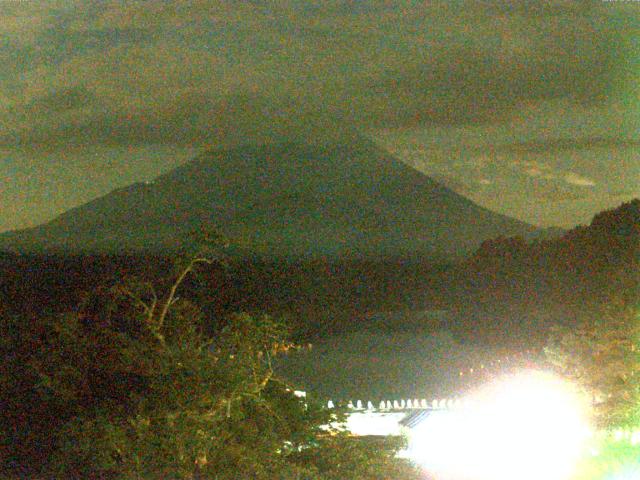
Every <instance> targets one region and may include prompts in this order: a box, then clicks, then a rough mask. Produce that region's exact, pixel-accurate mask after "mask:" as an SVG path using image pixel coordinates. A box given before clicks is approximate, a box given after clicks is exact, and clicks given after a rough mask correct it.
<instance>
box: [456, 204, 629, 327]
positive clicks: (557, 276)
mask: <svg viewBox="0 0 640 480" xmlns="http://www.w3.org/2000/svg"><path fill="white" fill-rule="evenodd" d="M453 276H455V277H456V278H457V280H456V284H455V285H450V286H449V287H448V288H449V291H452V292H453V291H455V292H456V293H455V297H456V298H457V299H459V300H460V301H459V302H458V304H457V305H456V308H457V310H458V315H457V316H458V318H459V319H464V321H460V322H458V324H457V325H456V329H457V330H458V331H460V332H462V333H463V335H464V336H465V337H466V338H482V337H483V336H487V335H491V336H493V337H500V336H518V335H520V336H522V335H523V332H528V333H529V334H531V333H532V332H537V333H543V332H544V330H545V328H546V327H547V326H549V325H552V324H556V323H561V324H568V325H571V324H576V323H579V322H581V321H588V320H589V319H593V318H594V317H595V316H600V315H602V314H603V312H604V311H615V310H616V309H621V308H625V307H631V306H634V305H635V306H638V305H640V200H639V199H636V200H633V201H631V202H628V203H624V204H622V205H620V206H619V207H618V208H615V209H612V210H607V211H604V212H601V213H598V214H597V215H595V216H594V218H593V221H592V222H591V224H590V225H588V226H579V227H576V228H574V229H572V230H570V231H568V232H566V233H565V234H564V235H562V236H561V237H559V238H555V239H551V240H541V241H537V242H533V243H527V242H525V241H523V240H522V239H517V238H505V237H501V238H496V239H493V240H488V241H486V242H484V243H483V244H482V245H481V247H480V248H479V249H478V250H477V251H476V252H475V254H474V255H472V256H471V257H470V258H469V259H468V260H467V261H466V262H464V263H463V264H461V265H460V266H459V268H458V269H457V273H456V274H455V275H453Z"/></svg>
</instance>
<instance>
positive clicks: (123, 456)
mask: <svg viewBox="0 0 640 480" xmlns="http://www.w3.org/2000/svg"><path fill="white" fill-rule="evenodd" d="M212 261H214V260H213V259H212V257H211V256H209V255H206V256H205V255H200V256H194V257H192V258H191V259H187V260H183V261H182V263H181V264H180V267H179V268H178V269H177V270H176V274H175V277H174V280H173V281H172V282H168V283H166V282H165V283H164V284H163V282H158V283H154V282H143V281H138V280H136V279H132V278H127V279H124V280H123V281H121V282H119V283H118V284H117V285H116V286H115V287H112V288H103V289H99V290H97V291H96V292H94V293H93V294H91V295H88V296H87V298H86V299H85V301H84V302H83V304H82V305H81V306H80V307H79V308H78V309H77V310H76V311H74V312H69V313H67V314H64V315H56V316H54V317H53V318H38V319H34V320H33V321H31V322H27V321H24V319H20V320H17V319H15V318H13V317H10V316H8V315H2V316H1V321H2V327H3V331H5V332H8V333H9V334H8V335H5V337H4V338H3V339H2V342H1V343H0V349H1V351H0V353H1V354H2V362H1V364H2V370H0V392H2V393H0V396H1V398H0V400H2V401H3V405H9V408H8V410H7V416H6V418H4V419H3V420H2V422H1V423H0V442H1V443H0V446H2V447H3V448H4V447H8V446H10V445H13V446H14V447H15V448H13V449H12V450H11V451H9V449H8V448H4V456H3V458H2V461H3V462H2V469H3V470H8V469H9V468H10V467H13V471H14V472H15V471H17V472H19V473H20V472H22V473H20V474H22V475H26V474H27V473H29V474H30V475H35V473H36V472H37V471H39V473H40V474H43V475H45V476H46V477H54V478H70V479H76V478H77V479H80V478H82V479H91V478H95V479H98V478H99V479H110V478H119V479H134V478H135V479H138V478H145V479H147V478H176V479H180V478H184V479H195V478H215V479H218V480H227V479H229V480H231V479H244V478H247V479H249V478H251V479H256V480H260V479H265V480H267V479H269V480H272V479H283V480H289V479H291V480H294V479H297V480H303V479H309V480H312V479H313V480H332V479H338V478H340V479H341V480H343V479H354V480H365V479H382V478H389V477H392V476H393V478H400V479H401V478H407V479H409V478H417V477H415V476H413V475H414V474H415V471H413V470H412V468H411V467H409V466H408V465H406V464H404V463H402V462H401V461H399V460H396V459H395V457H394V453H395V451H396V450H397V448H398V447H399V445H397V444H394V443H393V442H382V443H379V444H378V443H376V444H372V443H371V442H369V441H365V440H359V439H355V438H352V437H349V436H348V435H346V434H337V432H332V431H330V430H327V428H326V427H324V426H326V425H328V424H329V423H331V422H332V421H335V420H339V416H338V417H334V416H332V414H330V412H328V411H327V410H325V409H322V408H319V406H318V405H315V404H314V403H313V401H310V400H309V401H303V400H302V399H300V398H298V397H296V396H295V395H294V394H293V392H292V388H290V387H289V386H288V385H287V384H286V383H285V382H283V381H282V380H281V379H278V378H276V376H275V375H274V372H273V369H272V368H271V361H272V358H273V357H274V356H275V355H278V354H279V353H280V352H282V351H285V350H287V349H288V348H290V346H291V344H290V343H289V342H287V341H286V335H287V329H286V328H285V326H284V325H282V324H280V323H279V322H276V321H274V320H273V319H272V318H270V317H268V316H251V315H248V314H236V315H233V316H231V317H229V318H228V319H227V320H226V322H225V323H224V324H222V325H221V326H220V327H219V328H217V329H216V330H215V332H214V333H213V334H210V328H209V325H208V324H209V323H210V319H207V318H206V316H205V314H204V313H203V311H202V310H201V309H200V308H199V306H198V305H196V304H195V303H193V302H191V301H189V300H187V299H184V298H181V297H180V296H179V295H178V294H179V293H180V289H181V288H184V285H183V283H184V282H185V280H186V278H187V277H188V275H189V274H191V273H192V272H194V271H195V270H196V269H197V268H198V267H200V266H202V265H207V264H210V263H211V262H212ZM11 332H14V333H15V334H13V335H11ZM16 377H19V378H20V385H19V386H16ZM11 395H18V396H17V397H16V399H17V400H18V401H13V402H12V403H9V402H11V401H12V400H11ZM34 408H35V409H36V411H35V415H33V410H34ZM7 418H8V420H7ZM23 432H29V433H23ZM334 434H335V435H334ZM30 444H33V445H35V446H36V447H35V448H29V447H28V445H30ZM36 450H37V451H40V452H42V454H41V455H40V456H39V457H38V456H37V455H34V453H35V451H36ZM29 464H31V465H29ZM27 466H30V467H31V471H29V468H28V467H27ZM385 472H386V473H385ZM401 474H402V475H405V476H404V477H403V476H401Z"/></svg>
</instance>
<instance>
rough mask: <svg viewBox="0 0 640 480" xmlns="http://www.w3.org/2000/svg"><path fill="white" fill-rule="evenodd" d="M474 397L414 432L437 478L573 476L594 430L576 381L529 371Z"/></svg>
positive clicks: (417, 450)
mask: <svg viewBox="0 0 640 480" xmlns="http://www.w3.org/2000/svg"><path fill="white" fill-rule="evenodd" d="M468 400H469V401H468V402H467V406H466V407H464V408H459V409H454V410H451V411H441V412H434V413H433V414H432V415H430V416H429V417H427V418H426V419H425V420H424V421H423V422H422V423H421V424H420V425H418V426H416V427H415V428H414V430H413V431H412V432H411V435H410V439H409V450H408V452H407V453H408V455H409V456H410V457H411V458H413V459H414V460H415V461H416V462H418V463H419V464H421V465H422V466H423V467H424V468H425V469H426V470H427V471H429V472H431V473H432V474H434V475H435V476H436V478H437V479H438V480H513V479H519V480H540V479H544V480H567V479H569V478H570V476H571V474H572V472H573V470H574V469H575V466H576V464H577V462H578V460H579V457H580V456H581V454H582V451H583V448H584V447H585V443H586V441H587V439H588V437H589V434H590V433H589V432H590V429H589V423H588V415H587V408H586V402H584V401H583V400H582V398H581V397H580V395H579V394H578V393H577V392H576V391H575V390H574V389H573V388H572V387H571V385H569V384H568V383H566V382H565V381H563V380H562V379H560V378H558V377H556V376H554V375H552V374H548V373H544V372H537V371H527V372H522V373H520V374H518V375H513V376H509V377H505V378H502V379H500V380H499V381H497V382H495V383H493V384H491V385H489V386H487V387H485V388H483V389H481V390H480V391H479V392H477V393H476V394H474V395H471V396H470V397H469V399H468Z"/></svg>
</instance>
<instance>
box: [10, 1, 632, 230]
mask: <svg viewBox="0 0 640 480" xmlns="http://www.w3.org/2000/svg"><path fill="white" fill-rule="evenodd" d="M639 18H640V4H638V3H637V2H601V1H589V0H581V1H575V2H570V1H556V2H550V1H526V0H523V1H519V2H513V1H506V0H505V1H502V0H492V1H485V2H478V1H471V0H469V1H454V0H451V1H441V2H424V1H423V2H417V1H382V0H380V1H374V0H369V1H367V0H361V1H348V0H343V1H338V0H334V1H329V0H325V1H318V0H316V1H309V2H307V1H302V0H271V1H267V0H264V1H261V0H255V1H208V0H207V1H205V0H199V1H198V0H196V1H192V2H178V1H176V2H172V1H160V0H158V1H131V0H128V1H107V0H100V1H87V0H81V1H77V2H73V1H43V2H0V60H1V65H2V66H1V67H0V179H1V180H2V183H1V184H0V204H1V205H2V206H3V209H2V211H3V215H2V216H1V217H0V230H5V229H10V228H18V227H24V226H28V225H33V224H36V223H39V222H42V221H45V220H47V219H48V218H51V217H52V216H53V215H55V214H57V213H60V212H61V211H63V210H65V209H67V208H70V207H72V206H74V205H77V204H78V203H81V202H84V201H87V200H89V199H90V198H93V197H95V196H96V195H100V194H102V193H106V192H107V191H109V190H111V189H113V188H115V187H117V186H121V185H123V184H126V183H130V182H132V181H137V180H144V179H148V178H152V177H153V176H155V175H157V174H158V173H160V172H162V171H164V170H166V169H168V168H171V167H173V166H175V165H177V164H179V163H181V162H183V161H186V160H187V159H188V158H190V157H191V156H192V155H193V154H194V153H196V152H197V151H198V150H199V149H202V148H206V146H207V145H221V144H226V145H232V144H236V143H245V142H260V141H273V140H280V139H282V138H284V137H286V138H292V137H293V138H298V139H301V140H309V139H312V140H317V139H323V138H327V137H333V136H336V135H339V134H341V133H342V132H344V131H345V130H349V129H351V128H353V127H355V128H357V129H359V130H361V131H363V132H366V133H367V135H369V136H370V137H371V138H372V139H374V140H376V141H378V142H379V143H380V144H381V145H384V146H386V147H388V148H389V149H391V150H392V151H394V152H395V153H396V154H397V155H398V156H399V157H400V158H402V159H403V160H405V161H407V162H409V163H410V164H412V165H414V166H416V167H417V168H420V169H422V170H423V171H425V172H426V173H429V174H432V175H434V176H436V177H437V178H439V179H441V180H442V181H445V182H448V184H450V185H451V186H452V187H453V188H454V189H456V190H458V191H460V192H461V193H463V194H466V195H468V196H469V197H471V198H472V199H474V200H476V201H478V202H479V203H481V204H483V205H486V206H488V207H489V208H492V209H494V210H498V211H500V212H502V213H507V214H509V215H512V216H514V217H517V218H521V219H524V220H526V221H530V222H534V223H538V224H544V225H550V224H562V225H565V226H569V225H573V224H575V223H578V222H583V221H586V220H588V218H589V217H590V216H591V215H592V214H593V213H595V211H597V210H599V209H601V208H604V207H606V206H613V205H615V204H617V203H619V202H620V201H622V200H624V199H627V198H630V197H631V196H633V195H640V192H638V185H639V184H640V183H639V181H640V148H639V145H640V144H639V140H640V136H639V135H638V132H640V122H639V120H640V117H639V115H640V110H639V104H638V98H639V96H640V91H639V88H638V87H639V82H638V80H639V77H638V76H639V75H640V65H639V60H640V48H639V47H638V41H639V40H638V39H639V38H640V36H639V33H640V31H639V29H638V25H639V23H638V19H639Z"/></svg>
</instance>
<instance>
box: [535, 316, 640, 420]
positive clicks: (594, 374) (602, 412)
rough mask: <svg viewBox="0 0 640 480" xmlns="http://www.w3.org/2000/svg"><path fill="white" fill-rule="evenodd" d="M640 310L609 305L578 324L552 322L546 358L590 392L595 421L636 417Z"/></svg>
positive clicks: (639, 405)
mask: <svg viewBox="0 0 640 480" xmlns="http://www.w3.org/2000/svg"><path fill="white" fill-rule="evenodd" d="M639 348H640V315H639V314H638V310H637V309H636V308H628V307H627V308H621V309H609V310H606V311H604V312H603V313H602V314H601V315H600V316H599V317H598V318H597V319H595V320H593V321H592V322H587V323H584V324H583V325H581V326H579V327H577V328H575V327H574V328H567V327H556V328H555V329H554V331H553V334H552V335H551V336H550V339H549V342H548V345H547V347H546V348H545V353H546V356H547V359H548V360H549V362H550V363H551V364H552V365H554V366H555V367H556V368H557V369H558V370H560V372H561V373H562V374H563V375H565V376H567V377H568V378H571V379H573V380H574V381H576V382H577V383H578V384H580V385H582V386H583V387H584V389H585V390H586V391H587V392H589V393H590V394H591V397H592V399H593V401H594V408H595V413H596V420H597V422H598V424H599V425H600V426H603V427H614V426H633V425H637V424H638V421H640V417H639V414H640V350H639Z"/></svg>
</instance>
